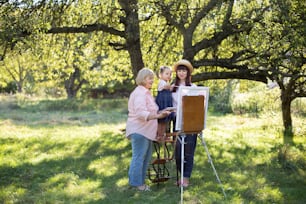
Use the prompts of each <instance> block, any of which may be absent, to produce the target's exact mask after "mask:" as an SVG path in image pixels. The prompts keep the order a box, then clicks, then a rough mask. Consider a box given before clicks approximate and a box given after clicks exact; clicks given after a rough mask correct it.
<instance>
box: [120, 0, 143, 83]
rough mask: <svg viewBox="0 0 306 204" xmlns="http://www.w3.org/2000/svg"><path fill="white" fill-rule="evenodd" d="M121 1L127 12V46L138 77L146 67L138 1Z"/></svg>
mask: <svg viewBox="0 0 306 204" xmlns="http://www.w3.org/2000/svg"><path fill="white" fill-rule="evenodd" d="M119 3H120V5H121V7H122V9H123V10H124V11H125V14H126V17H125V20H124V25H125V30H124V32H125V40H126V48H127V51H128V53H129V55H130V60H131V65H132V71H133V75H134V76H135V77H136V76H137V73H138V71H139V70H140V69H141V68H143V67H144V63H143V58H142V53H141V43H140V29H139V18H138V5H137V3H138V1H137V0H129V1H126V0H120V1H119Z"/></svg>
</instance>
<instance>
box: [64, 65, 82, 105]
mask: <svg viewBox="0 0 306 204" xmlns="http://www.w3.org/2000/svg"><path fill="white" fill-rule="evenodd" d="M80 77H81V76H80V69H79V68H75V69H74V72H73V73H71V75H70V76H69V78H68V79H67V80H65V89H66V93H67V98H68V99H72V98H75V97H76V95H77V93H78V91H79V90H80V88H81V86H82V85H83V84H84V83H85V80H84V79H83V80H80ZM77 82H79V83H78V84H77Z"/></svg>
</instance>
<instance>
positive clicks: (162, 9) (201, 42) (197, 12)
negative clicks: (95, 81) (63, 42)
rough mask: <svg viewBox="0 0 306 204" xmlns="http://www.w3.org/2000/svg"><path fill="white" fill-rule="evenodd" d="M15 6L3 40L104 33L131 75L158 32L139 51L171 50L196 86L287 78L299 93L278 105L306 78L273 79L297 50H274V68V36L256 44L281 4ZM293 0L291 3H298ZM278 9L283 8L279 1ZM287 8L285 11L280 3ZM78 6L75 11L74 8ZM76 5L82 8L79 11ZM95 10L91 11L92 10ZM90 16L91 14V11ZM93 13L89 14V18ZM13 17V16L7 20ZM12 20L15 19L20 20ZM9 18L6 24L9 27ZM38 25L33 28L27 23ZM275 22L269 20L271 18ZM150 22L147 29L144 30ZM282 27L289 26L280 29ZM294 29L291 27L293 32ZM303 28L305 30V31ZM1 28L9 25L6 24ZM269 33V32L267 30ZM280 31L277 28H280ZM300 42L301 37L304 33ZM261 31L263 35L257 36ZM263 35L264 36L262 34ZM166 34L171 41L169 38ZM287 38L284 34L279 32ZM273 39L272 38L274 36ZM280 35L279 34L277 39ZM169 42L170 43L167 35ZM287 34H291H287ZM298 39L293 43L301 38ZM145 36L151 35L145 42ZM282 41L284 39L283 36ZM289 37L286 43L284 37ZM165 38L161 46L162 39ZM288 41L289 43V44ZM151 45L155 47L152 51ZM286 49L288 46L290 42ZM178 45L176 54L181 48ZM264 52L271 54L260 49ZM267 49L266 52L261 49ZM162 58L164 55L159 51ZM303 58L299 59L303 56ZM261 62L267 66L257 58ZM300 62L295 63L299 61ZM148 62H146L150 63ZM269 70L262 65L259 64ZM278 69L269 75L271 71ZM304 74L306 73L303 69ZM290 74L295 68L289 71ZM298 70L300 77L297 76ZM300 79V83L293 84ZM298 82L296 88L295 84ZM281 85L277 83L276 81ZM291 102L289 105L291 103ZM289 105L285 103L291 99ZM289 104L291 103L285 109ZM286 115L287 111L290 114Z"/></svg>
mask: <svg viewBox="0 0 306 204" xmlns="http://www.w3.org/2000/svg"><path fill="white" fill-rule="evenodd" d="M13 2H14V3H15V4H12V3H11V4H10V3H7V4H9V6H7V8H11V7H13V5H14V6H16V5H17V8H18V9H19V12H16V11H15V10H14V11H15V12H11V11H12V10H9V9H8V10H9V11H10V12H11V13H14V14H15V15H17V16H18V17H19V18H21V16H25V17H23V18H21V19H22V20H18V26H15V24H14V26H12V27H13V28H16V29H14V30H11V32H12V33H13V34H11V35H9V34H8V32H2V33H3V35H8V36H10V39H12V40H10V41H9V42H14V41H16V39H22V38H23V37H25V36H28V35H31V34H33V33H34V34H35V33H37V32H42V33H46V34H59V33H92V32H97V31H102V32H103V33H108V34H110V35H111V36H112V37H111V38H110V40H109V42H108V44H109V45H110V46H112V47H113V48H114V49H115V50H126V51H127V52H128V54H129V59H130V62H131V65H132V72H133V74H134V76H135V75H136V73H137V72H138V70H139V69H141V68H142V67H143V66H144V61H143V54H142V51H143V50H142V49H144V46H143V45H144V44H145V42H147V41H146V40H147V39H141V37H144V36H145V37H148V36H149V35H150V34H154V35H155V34H156V33H158V34H160V36H161V37H162V40H160V38H159V36H153V37H151V41H150V43H151V45H149V46H145V49H146V50H145V51H147V52H150V50H154V51H157V50H161V49H160V48H161V46H160V44H161V43H163V45H166V46H165V47H166V48H167V49H168V48H169V44H170V45H176V46H175V48H176V49H173V50H172V51H170V52H168V53H167V55H172V56H173V57H172V58H171V57H170V58H168V59H174V58H181V57H183V58H186V59H188V60H190V61H191V62H192V64H193V65H194V67H195V68H196V70H195V75H194V76H193V80H194V81H203V80H207V79H234V78H235V79H247V80H253V81H259V82H263V83H267V81H268V79H273V80H277V78H279V79H278V82H281V81H283V80H281V78H284V76H286V77H287V75H290V77H291V79H293V78H294V81H292V84H294V86H297V87H299V88H295V89H291V88H286V89H282V90H287V92H286V94H283V95H282V100H284V101H286V100H287V98H288V96H289V94H291V95H292V94H293V92H295V91H298V90H304V88H303V87H304V84H305V83H304V82H303V81H304V74H302V76H301V75H300V74H299V73H300V72H298V74H297V75H294V77H293V75H292V74H290V73H292V72H291V71H292V69H283V68H282V71H281V73H283V74H282V77H275V75H277V74H278V73H280V70H279V68H280V67H284V65H286V64H285V62H288V60H287V61H286V58H284V56H287V58H288V54H290V56H298V55H296V52H295V48H297V46H290V47H291V49H290V50H287V51H290V52H283V51H284V49H282V50H278V51H279V53H280V54H279V55H275V58H273V59H275V60H276V62H277V61H278V62H282V63H283V64H282V66H279V64H275V63H272V61H271V59H272V58H271V57H269V55H271V56H272V54H273V53H275V52H274V49H278V48H280V47H278V46H274V45H273V46H270V43H274V44H275V43H276V41H275V39H274V38H272V37H271V40H269V41H266V42H264V43H262V39H260V38H257V37H258V36H265V35H269V34H268V31H269V30H264V31H267V32H263V29H261V28H267V27H266V26H268V27H270V26H271V25H272V27H273V25H274V24H270V20H271V18H270V19H269V18H266V16H267V15H268V14H269V13H271V12H272V13H273V15H274V14H279V10H277V9H276V8H277V6H275V5H278V3H279V2H281V1H279V2H278V1H275V2H274V1H257V0H248V1H247V0H246V1H235V0H225V1H224V0H197V1H194V0H192V1H171V0H170V1H157V0H152V1H150V2H147V1H142V0H118V2H117V1H107V2H104V1H103V3H102V1H101V2H100V1H90V0H84V1H60V2H58V1H56V2H53V1H50V2H49V1H47V2H46V1H35V2H32V4H25V5H22V6H21V5H19V3H20V1H13ZM290 2H293V4H292V5H296V4H297V3H298V1H290ZM279 5H281V4H279ZM286 6H290V4H289V5H286ZM76 8H79V9H76ZM80 8H82V9H80ZM303 10H304V9H302V8H301V9H300V10H299V13H300V14H301V16H302V14H303ZM93 11H95V12H93ZM90 12H91V13H90ZM89 13H90V14H94V15H89ZM12 16H14V15H12ZM19 18H18V19H19ZM13 19H14V18H13V17H12V18H11V19H10V20H11V22H14V20H13ZM36 21H37V22H38V23H36V24H33V25H32V24H31V23H33V22H36ZM157 22H158V23H160V25H159V27H158V28H159V30H162V31H163V32H158V31H156V30H157V29H155V27H153V26H155V25H156V24H157ZM272 22H273V21H272ZM291 22H295V23H296V24H297V26H301V25H303V22H305V20H304V21H303V19H302V20H297V18H292V21H291V20H283V21H281V22H279V24H280V25H284V28H286V27H287V26H288V25H289V24H290V23H291ZM149 23H153V26H150V25H151V24H149ZM286 23H287V24H286ZM146 26H148V30H149V31H148V32H144V33H143V34H142V33H141V32H140V31H143V30H142V28H145V27H146ZM297 26H296V27H297ZM304 27H305V26H303V28H304ZM7 28H10V26H9V24H8V26H7ZM270 31H272V30H270ZM278 31H280V30H278ZM300 31H301V32H302V38H303V36H304V30H303V29H300ZM262 32H263V33H262ZM264 33H266V34H264ZM167 34H169V36H170V37H169V36H167ZM283 34H286V32H283ZM273 35H275V34H273ZM282 36H284V35H282ZM167 37H168V38H167ZM287 37H289V36H288V35H287ZM302 38H298V39H299V41H301V40H302ZM148 39H150V38H148ZM281 39H283V38H281ZM288 39H289V38H288ZM163 40H164V41H163ZM287 41H288V40H287ZM155 42H159V45H158V46H156V47H159V48H154V45H155ZM288 43H289V44H290V43H291V42H290V41H288ZM303 46H304V44H302V46H300V48H301V49H300V50H302V52H299V54H300V55H299V56H300V58H301V59H302V60H301V62H303V61H304V60H303V58H304V55H305V54H304V53H305V51H304V50H303ZM180 48H181V49H180ZM266 48H269V49H266ZM267 50H269V53H268V52H267ZM162 53H165V52H162ZM301 55H303V56H302V57H301ZM264 56H266V57H267V59H268V61H267V62H265V61H264V60H258V59H261V58H263V57H264ZM300 58H299V59H300ZM293 59H294V58H293V57H291V59H290V64H291V67H293V65H294V67H297V66H299V65H298V64H296V63H293ZM150 63H151V62H150ZM266 64H267V65H270V66H263V65H266ZM276 68H277V69H278V70H279V71H277V72H274V70H275V69H276ZM303 69H304V68H303ZM294 73H296V71H294ZM302 73H303V72H302ZM295 78H298V80H295ZM296 82H299V83H296ZM280 86H281V84H280ZM296 96H298V97H304V96H305V94H304V93H303V92H301V94H297V95H296ZM293 99H294V98H293V97H290V98H289V99H288V100H287V101H292V100H293ZM283 104H284V106H283V112H284V111H288V105H285V104H288V102H284V103H283ZM289 104H290V102H289ZM289 107H290V105H289ZM289 113H290V109H289ZM283 115H284V116H285V117H283V119H284V120H286V122H284V126H285V129H288V128H290V127H292V124H291V125H290V123H291V121H290V120H287V119H288V117H287V116H288V113H283Z"/></svg>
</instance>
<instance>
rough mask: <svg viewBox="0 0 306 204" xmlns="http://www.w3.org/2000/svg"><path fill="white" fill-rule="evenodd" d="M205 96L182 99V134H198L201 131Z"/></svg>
mask: <svg viewBox="0 0 306 204" xmlns="http://www.w3.org/2000/svg"><path fill="white" fill-rule="evenodd" d="M204 101H205V96H203V95H200V96H183V97H182V119H183V120H182V130H181V131H182V132H184V133H199V132H201V131H202V130H203V128H204V127H203V124H204V113H205V103H204Z"/></svg>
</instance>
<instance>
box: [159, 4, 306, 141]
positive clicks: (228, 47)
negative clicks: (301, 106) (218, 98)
mask: <svg viewBox="0 0 306 204" xmlns="http://www.w3.org/2000/svg"><path fill="white" fill-rule="evenodd" d="M199 2H200V1H199ZM280 2H281V1H280ZM280 2H277V3H280ZM197 3H198V1H197V2H196V3H190V2H174V1H173V2H169V3H165V2H156V4H157V5H158V6H159V8H160V10H161V11H162V15H163V16H164V18H165V19H166V20H167V22H168V24H169V25H171V26H173V27H174V28H175V30H176V31H177V32H178V33H179V34H180V35H181V36H182V38H183V50H184V52H183V58H186V59H188V60H190V61H191V62H192V64H193V65H194V67H195V68H200V70H201V71H199V72H198V73H196V74H195V75H194V76H193V80H194V81H203V80H207V79H233V78H236V79H247V80H253V81H260V82H264V83H267V81H268V79H272V80H275V81H277V82H278V84H279V85H280V88H281V90H282V97H281V100H282V112H283V123H284V128H285V132H286V133H289V135H292V121H291V115H290V114H291V112H290V104H291V102H292V100H293V99H295V98H296V97H305V96H306V92H305V38H304V37H303V36H305V19H304V21H303V19H302V16H303V13H302V12H303V11H305V6H304V7H299V8H300V10H299V15H296V17H293V18H291V16H294V15H293V13H290V12H295V10H296V9H294V8H293V9H292V7H293V6H294V5H295V6H297V5H298V2H297V1H292V5H290V3H289V4H287V5H286V4H285V3H284V2H282V3H280V4H277V3H273V2H271V4H264V2H261V1H257V2H256V1H254V2H253V1H250V2H249V3H248V5H246V2H244V1H241V2H237V1H234V0H229V1H221V0H219V1H217V0H211V1H203V2H202V3H204V6H199V5H198V4H197ZM277 6H279V9H275V8H277ZM284 8H286V9H285V10H284ZM291 9H292V10H291ZM283 12H286V13H285V15H282V14H283ZM269 14H270V15H271V14H272V15H273V16H276V19H282V20H281V21H280V22H277V24H278V25H279V26H280V27H282V28H279V29H275V27H274V25H275V24H272V23H273V22H274V21H271V22H270V21H268V23H267V22H266V21H267V20H268V19H267V18H265V16H267V15H269ZM281 16H283V17H284V16H286V17H285V19H284V18H280V17H281ZM288 16H289V18H288ZM269 20H271V19H269ZM274 23H275V22H274ZM261 25H265V26H263V27H262V28H263V29H260V30H259V29H258V27H260V26H261ZM290 25H295V26H290ZM201 28H202V29H201ZM297 29H298V30H299V34H300V35H296V34H295V32H294V31H295V30H297ZM269 31H270V33H269ZM275 31H277V33H280V34H279V35H278V34H275ZM199 32H201V34H200V33H199ZM262 32H263V33H265V34H264V35H265V36H270V38H268V39H267V40H266V41H264V43H263V42H262V41H261V39H260V38H258V36H262V34H261V33H262ZM276 36H277V37H278V38H274V37H276ZM278 40H280V42H284V43H285V44H286V46H280V43H278V42H279V41H278ZM271 44H272V45H271ZM266 48H268V50H267V49H266ZM276 53H278V54H276ZM263 57H264V59H267V61H265V62H264V60H261V59H263ZM272 59H273V60H272ZM259 61H260V62H259ZM201 67H205V68H204V69H201ZM284 79H287V80H284Z"/></svg>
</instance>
